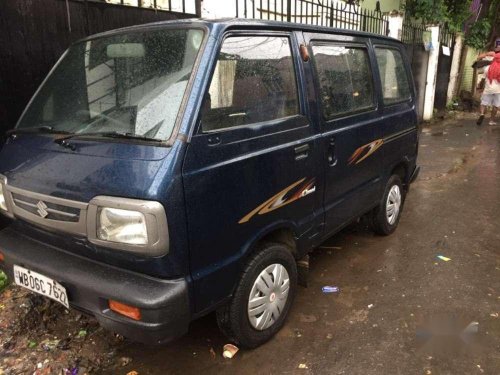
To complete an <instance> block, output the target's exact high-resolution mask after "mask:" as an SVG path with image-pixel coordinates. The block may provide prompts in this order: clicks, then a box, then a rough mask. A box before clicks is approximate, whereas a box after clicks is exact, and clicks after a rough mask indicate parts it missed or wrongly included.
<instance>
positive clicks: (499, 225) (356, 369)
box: [0, 114, 500, 375]
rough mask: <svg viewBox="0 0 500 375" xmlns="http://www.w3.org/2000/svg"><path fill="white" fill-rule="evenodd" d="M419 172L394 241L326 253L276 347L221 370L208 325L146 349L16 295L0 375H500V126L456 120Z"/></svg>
mask: <svg viewBox="0 0 500 375" xmlns="http://www.w3.org/2000/svg"><path fill="white" fill-rule="evenodd" d="M419 164H420V165H421V167H422V172H421V175H420V178H419V180H418V181H417V182H416V183H415V184H414V185H412V189H411V192H410V194H409V195H408V197H407V201H406V203H405V208H404V212H403V217H402V220H401V222H400V226H399V228H398V230H397V231H396V233H394V234H393V235H392V236H389V237H378V236H375V235H374V234H373V233H372V232H370V231H369V230H368V228H367V227H366V225H365V224H364V222H363V221H361V222H359V223H357V224H354V225H352V226H350V227H349V228H347V229H346V230H344V231H343V232H341V233H339V234H338V235H336V236H334V237H333V238H331V239H329V240H328V241H327V242H326V243H325V244H324V245H323V246H321V247H320V248H319V249H317V250H316V251H315V252H314V253H313V254H312V256H311V270H310V278H309V286H308V287H307V288H300V290H299V292H298V295H297V298H296V300H295V304H294V306H293V308H292V311H291V315H290V317H289V319H288V320H287V323H286V325H285V327H284V328H283V329H282V330H281V331H280V332H279V334H278V335H277V336H276V337H275V338H274V339H273V340H272V341H270V342H269V343H267V344H266V345H264V346H262V347H260V348H258V349H255V350H252V351H243V350H241V351H239V352H238V353H237V354H236V356H235V357H234V358H233V359H231V360H226V359H224V358H222V347H223V345H224V344H226V343H227V341H226V340H225V339H224V337H223V336H222V335H221V334H220V332H219V331H218V329H217V325H216V323H215V317H214V316H213V315H209V316H207V317H205V318H202V319H200V320H197V321H195V322H193V324H192V326H191V329H190V332H189V333H188V334H187V335H186V336H185V337H183V338H181V339H179V340H177V341H176V342H174V343H172V344H170V345H167V346H162V347H148V346H144V345H141V344H137V343H133V342H130V341H128V340H125V339H123V338H122V337H119V336H116V335H114V334H112V333H110V332H106V331H104V330H102V329H101V328H99V326H98V325H97V323H96V322H95V320H94V319H92V318H88V317H85V316H82V315H80V314H79V313H78V312H74V311H71V312H68V311H66V310H65V309H64V308H63V307H60V306H58V305H56V304H55V303H52V302H48V301H46V300H44V299H43V298H40V297H37V296H34V295H32V294H31V293H29V292H26V291H23V290H21V289H19V288H14V287H8V288H7V289H6V290H4V291H3V292H2V294H1V296H0V375H2V374H25V373H29V374H32V373H36V374H77V373H78V374H84V373H89V374H90V373H92V374H103V373H104V374H105V373H109V374H133V375H135V374H140V375H143V374H181V373H182V374H186V373H188V374H191V373H201V372H203V373H204V374H221V373H222V374H233V373H242V374H247V373H248V374H254V373H266V374H267V373H283V374H405V375H406V374H450V375H451V374H499V373H500V338H499V337H500V317H499V314H500V245H499V243H500V215H499V212H500V126H488V125H483V126H482V127H477V126H476V125H475V123H474V118H473V117H472V116H471V115H464V114H459V115H457V116H456V117H454V118H451V119H447V120H443V121H438V122H436V123H434V124H432V126H427V127H424V129H423V132H422V136H421V145H420V156H419ZM439 255H442V256H443V257H444V258H438V256H439ZM443 259H444V260H443ZM447 259H449V260H447ZM327 285H328V286H337V287H339V288H340V291H339V292H338V293H328V294H326V293H323V292H322V287H323V286H327Z"/></svg>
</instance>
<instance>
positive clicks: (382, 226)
mask: <svg viewBox="0 0 500 375" xmlns="http://www.w3.org/2000/svg"><path fill="white" fill-rule="evenodd" d="M404 198H405V191H404V190H403V184H402V182H401V178H400V177H399V176H398V175H392V176H391V178H389V181H387V185H386V187H385V191H384V196H383V197H382V200H381V202H380V204H379V206H378V207H377V208H375V209H374V210H373V213H372V225H373V230H374V231H375V233H377V234H380V235H383V236H387V235H389V234H391V233H392V232H394V231H395V230H396V227H397V226H398V224H399V219H400V217H401V211H402V210H403V203H404Z"/></svg>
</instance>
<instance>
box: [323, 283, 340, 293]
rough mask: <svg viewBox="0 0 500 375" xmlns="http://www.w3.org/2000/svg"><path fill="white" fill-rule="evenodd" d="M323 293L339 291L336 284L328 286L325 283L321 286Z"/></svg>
mask: <svg viewBox="0 0 500 375" xmlns="http://www.w3.org/2000/svg"><path fill="white" fill-rule="evenodd" d="M321 290H322V291H323V293H338V292H339V291H340V289H339V287H338V286H329V285H325V286H324V287H323V288H321Z"/></svg>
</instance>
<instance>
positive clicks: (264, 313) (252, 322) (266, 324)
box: [217, 243, 297, 348]
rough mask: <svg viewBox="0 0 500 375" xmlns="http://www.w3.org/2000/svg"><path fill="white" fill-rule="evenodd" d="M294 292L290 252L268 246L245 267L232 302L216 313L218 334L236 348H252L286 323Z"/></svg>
mask: <svg viewBox="0 0 500 375" xmlns="http://www.w3.org/2000/svg"><path fill="white" fill-rule="evenodd" d="M296 289H297V265H296V263H295V259H294V257H293V256H292V254H291V252H290V249H288V248H287V247H286V246H285V245H282V244H277V243H270V244H265V245H264V246H262V248H261V249H260V251H258V252H257V253H256V254H255V255H254V256H253V257H252V258H251V259H250V260H249V261H248V263H247V266H246V267H245V270H244V271H243V274H242V277H241V279H240V282H239V284H238V287H237V288H236V291H235V293H234V295H233V297H232V299H231V301H230V302H229V303H228V304H227V305H226V306H224V307H222V308H221V309H219V310H218V311H217V322H218V324H219V328H220V329H221V331H222V332H223V333H224V334H225V335H226V336H227V337H228V338H229V339H230V340H232V341H234V342H235V343H236V344H238V345H241V346H243V347H247V348H255V347H257V346H259V345H261V344H263V343H265V342H266V341H268V340H269V339H270V338H271V337H273V336H274V335H275V334H276V333H277V332H278V331H279V330H280V329H281V327H282V326H283V324H284V323H285V319H286V317H287V315H288V312H289V310H290V306H291V305H292V302H293V299H294V297H295V293H296Z"/></svg>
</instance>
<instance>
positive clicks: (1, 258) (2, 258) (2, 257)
mask: <svg viewBox="0 0 500 375" xmlns="http://www.w3.org/2000/svg"><path fill="white" fill-rule="evenodd" d="M4 260H5V256H4V255H3V253H2V252H1V251H0V262H3V261H4Z"/></svg>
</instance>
